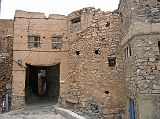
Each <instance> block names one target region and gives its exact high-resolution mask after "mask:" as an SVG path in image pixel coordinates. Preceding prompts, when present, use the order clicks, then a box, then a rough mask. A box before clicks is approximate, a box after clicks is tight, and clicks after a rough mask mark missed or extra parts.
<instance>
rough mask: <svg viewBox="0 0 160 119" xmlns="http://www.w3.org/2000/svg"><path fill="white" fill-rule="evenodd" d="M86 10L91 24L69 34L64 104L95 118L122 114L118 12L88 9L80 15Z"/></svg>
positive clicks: (120, 115)
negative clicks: (68, 61)
mask: <svg viewBox="0 0 160 119" xmlns="http://www.w3.org/2000/svg"><path fill="white" fill-rule="evenodd" d="M84 10H85V9H84ZM82 11H83V10H82ZM79 12H80V11H76V12H74V13H72V14H76V13H79ZM88 12H90V13H88ZM87 13H88V14H89V15H92V16H91V17H88V18H91V19H89V20H90V22H89V24H90V25H89V26H88V27H86V28H84V27H83V26H82V28H84V30H79V31H77V32H74V33H72V34H71V35H70V36H69V39H71V40H69V46H70V50H69V51H70V67H71V72H70V73H69V74H70V75H69V78H68V80H69V84H70V86H69V87H68V93H69V94H67V97H68V98H69V99H67V100H66V101H67V104H72V106H74V107H75V108H77V110H79V111H82V112H84V111H85V113H86V114H88V115H90V116H91V117H92V118H95V119H98V118H107V119H109V118H116V117H117V118H118V117H121V118H124V114H125V102H124V100H125V88H124V87H125V85H124V84H125V83H124V80H123V60H122V52H121V51H122V50H121V47H120V40H121V38H120V36H121V35H120V28H119V25H120V21H119V14H116V13H112V12H102V11H100V10H96V9H88V11H85V12H84V13H83V12H82V13H81V15H82V17H81V18H83V15H84V16H85V14H87ZM76 17H77V16H75V18H76ZM89 20H88V21H89ZM82 28H81V29H82ZM77 52H79V54H77ZM110 58H111V59H112V58H113V59H114V58H115V60H116V61H115V62H116V65H115V66H109V59H110ZM91 114H94V115H91Z"/></svg>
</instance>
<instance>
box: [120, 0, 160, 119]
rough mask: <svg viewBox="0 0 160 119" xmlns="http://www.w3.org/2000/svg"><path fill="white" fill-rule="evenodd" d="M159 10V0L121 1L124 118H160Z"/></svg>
mask: <svg viewBox="0 0 160 119" xmlns="http://www.w3.org/2000/svg"><path fill="white" fill-rule="evenodd" d="M159 10H160V1H159V0H121V1H120V5H119V9H118V11H119V14H120V15H121V17H122V19H121V21H122V24H121V29H122V33H123V35H122V41H121V46H122V48H123V59H124V77H125V83H126V92H127V93H126V94H127V95H126V96H127V98H126V99H127V100H126V103H127V105H126V107H127V110H126V112H127V118H129V116H130V117H132V118H136V119H159V118H160V107H159V106H160V69H159V66H160V60H159V59H160V58H159V56H160V34H159V33H160V32H159V29H160V11H159ZM129 112H130V115H129Z"/></svg>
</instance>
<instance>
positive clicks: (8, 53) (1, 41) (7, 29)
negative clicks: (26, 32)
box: [0, 20, 13, 110]
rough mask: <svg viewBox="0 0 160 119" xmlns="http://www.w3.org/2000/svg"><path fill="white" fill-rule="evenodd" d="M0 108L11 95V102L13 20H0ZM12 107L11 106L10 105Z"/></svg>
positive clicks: (0, 108)
mask: <svg viewBox="0 0 160 119" xmlns="http://www.w3.org/2000/svg"><path fill="white" fill-rule="evenodd" d="M0 36H1V37H0V110H2V107H3V108H5V107H4V106H5V105H2V104H3V102H5V101H6V100H5V99H6V95H8V96H9V102H8V103H11V98H10V96H11V91H12V88H11V84H12V58H13V56H12V47H13V46H12V42H13V20H0ZM9 108H11V107H9Z"/></svg>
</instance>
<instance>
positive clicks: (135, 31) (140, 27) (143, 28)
mask: <svg viewBox="0 0 160 119" xmlns="http://www.w3.org/2000/svg"><path fill="white" fill-rule="evenodd" d="M159 28H160V23H154V24H145V23H135V24H133V25H131V26H130V27H129V31H128V33H127V34H126V36H125V37H124V38H123V39H122V41H121V46H124V45H126V44H127V43H128V42H129V41H130V40H131V39H132V38H133V37H135V36H139V35H147V34H160V29H159Z"/></svg>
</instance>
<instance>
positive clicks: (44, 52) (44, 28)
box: [12, 11, 68, 108]
mask: <svg viewBox="0 0 160 119" xmlns="http://www.w3.org/2000/svg"><path fill="white" fill-rule="evenodd" d="M65 33H66V18H65V17H64V16H63V15H50V16H49V18H46V17H45V15H44V14H43V13H27V12H25V11H16V14H15V23H14V46H13V54H14V55H13V59H14V61H16V62H17V61H18V60H21V61H22V65H18V64H17V63H16V62H14V63H13V90H12V94H13V98H12V104H13V108H17V107H19V108H21V107H23V106H24V105H25V102H24V96H25V93H24V89H25V77H26V76H25V75H26V64H30V65H35V66H52V65H55V64H58V63H60V83H61V88H60V92H61V93H63V91H65V90H66V89H65V88H66V86H64V85H63V83H65V82H66V76H67V73H68V64H67V60H68V43H67V39H66V36H65ZM28 35H36V36H40V39H41V47H40V48H28ZM53 36H62V38H63V48H62V49H61V50H59V49H52V37H53Z"/></svg>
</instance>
